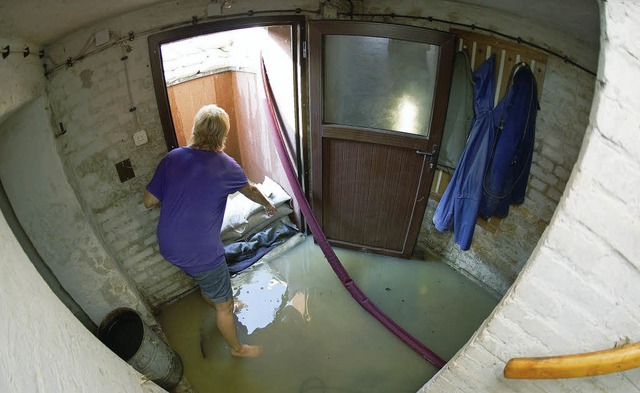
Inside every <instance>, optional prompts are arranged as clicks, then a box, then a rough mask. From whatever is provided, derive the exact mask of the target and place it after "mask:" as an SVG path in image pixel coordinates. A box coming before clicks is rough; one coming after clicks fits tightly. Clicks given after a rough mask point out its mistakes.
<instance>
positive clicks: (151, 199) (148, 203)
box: [142, 188, 160, 209]
mask: <svg viewBox="0 0 640 393" xmlns="http://www.w3.org/2000/svg"><path fill="white" fill-rule="evenodd" d="M142 202H143V203H144V207H146V208H147V209H149V208H151V207H154V206H156V205H159V204H160V200H159V199H158V198H156V197H155V195H153V194H152V193H150V192H149V191H148V190H147V189H146V188H145V189H144V196H143V197H142Z"/></svg>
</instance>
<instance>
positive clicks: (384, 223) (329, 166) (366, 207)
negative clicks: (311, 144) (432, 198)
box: [322, 138, 424, 251]
mask: <svg viewBox="0 0 640 393" xmlns="http://www.w3.org/2000/svg"><path fill="white" fill-rule="evenodd" d="M323 145H324V146H323V150H324V151H323V157H324V159H323V172H324V173H330V174H331V176H325V177H324V182H323V188H322V190H323V196H322V198H323V203H324V206H325V209H323V214H324V216H323V218H322V225H323V229H324V231H325V234H326V235H327V238H328V239H330V240H332V239H340V241H341V242H345V243H351V244H354V245H357V244H361V245H365V246H368V247H373V248H379V249H383V250H389V251H402V249H403V247H404V244H405V240H406V239H405V235H406V230H391V231H390V230H389V228H405V229H406V228H408V226H409V224H410V220H411V215H412V212H413V202H414V200H415V195H416V191H417V190H416V186H415V185H417V184H418V181H417V179H420V176H421V174H422V171H423V169H424V168H423V165H424V161H423V158H422V157H421V156H419V155H417V154H416V152H415V150H412V149H404V148H398V147H392V146H384V145H377V144H373V143H365V142H358V141H350V140H343V139H333V138H325V140H324V141H323ZM412 185H413V186H412ZM406 193H408V194H409V195H410V197H408V198H406V197H405V194H406ZM401 194H402V195H401ZM363 201H367V202H366V203H363Z"/></svg>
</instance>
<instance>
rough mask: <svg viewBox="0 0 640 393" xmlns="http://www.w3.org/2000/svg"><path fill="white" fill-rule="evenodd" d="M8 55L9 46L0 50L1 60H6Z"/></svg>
mask: <svg viewBox="0 0 640 393" xmlns="http://www.w3.org/2000/svg"><path fill="white" fill-rule="evenodd" d="M9 53H11V47H10V46H9V45H7V46H5V47H4V48H2V58H3V59H6V58H7V56H9Z"/></svg>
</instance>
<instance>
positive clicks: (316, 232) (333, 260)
mask: <svg viewBox="0 0 640 393" xmlns="http://www.w3.org/2000/svg"><path fill="white" fill-rule="evenodd" d="M261 63H262V64H261V68H262V80H263V85H264V91H265V95H266V97H267V98H266V106H267V108H266V109H268V113H267V116H266V118H267V125H268V127H269V129H270V132H271V133H272V136H273V139H274V140H275V145H276V146H275V147H276V150H277V151H278V156H279V157H280V161H281V162H282V166H283V167H284V170H285V173H286V175H287V179H288V180H289V183H290V185H291V189H292V190H293V194H294V197H295V199H296V201H297V202H298V205H299V206H300V210H301V212H302V214H303V215H304V218H305V219H306V221H307V225H308V226H309V229H310V230H311V233H312V234H313V237H314V238H315V239H316V242H317V243H318V246H320V249H321V250H322V252H323V253H324V256H325V258H326V259H327V261H328V262H329V264H330V265H331V268H332V269H333V271H334V272H335V273H336V275H337V276H338V279H339V280H340V282H342V284H343V285H344V287H345V288H346V289H347V291H349V293H350V294H351V296H353V298H354V299H355V300H356V301H357V302H358V304H360V306H362V308H364V309H365V310H366V311H367V312H369V313H370V314H371V315H373V317H375V318H376V319H377V320H378V321H380V322H381V323H382V324H383V325H384V326H385V327H386V328H387V329H388V330H389V331H391V332H392V333H393V334H395V335H396V336H397V337H398V338H399V339H400V340H402V341H403V342H404V343H405V344H406V345H408V346H409V347H410V348H411V349H413V350H414V351H415V352H417V353H418V354H419V355H420V356H422V357H423V358H424V359H426V360H427V361H429V362H430V363H431V364H433V365H434V366H436V367H437V368H442V367H443V366H444V365H445V363H446V362H445V361H444V360H443V359H442V358H441V357H440V356H438V355H436V354H435V353H434V352H433V351H431V350H430V349H429V348H427V347H426V346H425V345H424V344H422V343H421V342H420V341H418V340H417V339H416V338H415V337H413V336H412V335H411V334H409V333H408V332H407V331H406V330H404V329H403V328H402V327H400V326H399V325H398V324H397V323H396V322H394V321H393V320H392V319H391V318H389V317H388V316H387V315H386V314H384V313H383V312H382V311H381V310H380V309H379V308H378V307H377V306H376V305H375V304H373V302H371V301H370V300H369V299H368V298H367V297H366V296H365V294H364V293H363V292H362V290H360V288H358V286H357V285H356V283H355V282H354V281H353V279H351V277H349V273H347V271H346V270H345V268H344V266H342V263H341V262H340V260H339V259H338V256H337V255H336V254H335V252H334V251H333V249H332V248H331V246H330V245H329V241H328V240H327V238H326V236H325V234H324V232H322V229H321V228H320V225H319V224H318V221H317V220H316V217H315V216H314V215H313V212H312V211H311V206H310V205H309V202H308V201H307V199H306V198H305V195H304V193H303V191H302V188H301V187H300V184H299V183H298V178H297V176H296V172H295V169H294V167H293V164H292V163H291V159H290V157H289V153H288V152H287V149H286V147H285V142H284V138H283V136H282V121H281V117H280V113H279V111H278V108H277V106H276V103H275V99H274V97H273V91H272V89H271V85H270V84H269V78H268V76H267V71H266V67H265V64H264V61H262V62H261Z"/></svg>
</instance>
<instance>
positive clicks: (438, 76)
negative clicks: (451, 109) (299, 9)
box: [309, 21, 454, 258]
mask: <svg viewBox="0 0 640 393" xmlns="http://www.w3.org/2000/svg"><path fill="white" fill-rule="evenodd" d="M309 46H310V55H309V57H310V59H309V64H310V71H309V72H310V107H311V108H312V110H311V118H310V122H311V125H310V128H311V135H312V147H313V148H312V167H313V173H312V183H313V206H314V210H315V214H316V217H317V218H318V221H319V222H320V224H321V225H322V227H323V230H324V232H325V234H326V236H327V238H328V239H329V240H330V242H331V243H332V244H334V245H338V246H342V247H347V248H353V249H359V250H364V251H370V252H375V253H380V254H386V255H391V256H398V257H403V258H408V257H410V256H411V254H412V252H413V248H414V246H415V243H416V239H417V236H418V232H419V230H420V225H421V223H422V218H423V216H424V211H425V208H426V204H427V200H428V196H429V189H430V187H431V182H432V179H433V173H434V170H435V163H436V160H437V154H438V149H439V145H440V140H441V137H442V130H443V126H444V119H445V112H446V107H447V102H448V97H449V85H450V82H451V66H452V62H453V49H454V47H453V46H454V35H453V34H450V33H445V32H440V31H433V30H428V29H421V28H416V27H408V26H399V25H388V24H380V23H366V22H353V21H349V22H342V21H318V22H310V23H309Z"/></svg>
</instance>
